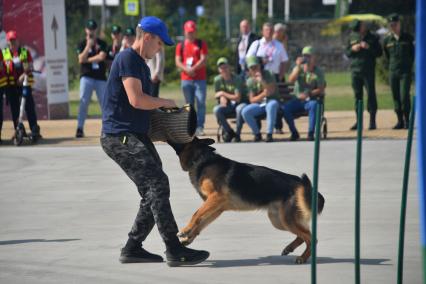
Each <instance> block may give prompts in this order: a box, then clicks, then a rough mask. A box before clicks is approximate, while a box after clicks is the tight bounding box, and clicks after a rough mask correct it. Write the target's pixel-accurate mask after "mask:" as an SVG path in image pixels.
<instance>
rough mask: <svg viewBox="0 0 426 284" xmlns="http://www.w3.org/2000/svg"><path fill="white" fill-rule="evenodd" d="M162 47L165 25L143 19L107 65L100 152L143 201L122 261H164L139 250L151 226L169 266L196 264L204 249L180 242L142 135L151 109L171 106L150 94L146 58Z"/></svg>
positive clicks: (163, 179) (161, 177) (154, 157)
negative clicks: (127, 45) (128, 42)
mask: <svg viewBox="0 0 426 284" xmlns="http://www.w3.org/2000/svg"><path fill="white" fill-rule="evenodd" d="M163 44H166V45H173V44H174V42H173V41H172V40H171V39H170V37H169V35H168V32H167V27H166V25H165V24H164V23H163V22H162V21H161V20H160V19H158V18H156V17H144V18H142V19H141V21H140V22H139V24H138V26H137V28H136V40H135V42H134V43H133V45H132V46H131V47H130V48H127V49H125V50H123V51H122V52H120V53H119V54H118V55H117V56H116V57H115V59H114V61H113V63H112V66H111V72H110V75H109V78H108V82H107V88H106V92H105V98H104V100H103V104H102V136H101V144H102V148H103V149H104V151H105V153H106V154H107V155H108V156H109V157H110V158H111V159H113V160H114V161H115V162H116V163H117V164H118V165H119V166H120V167H121V168H122V169H123V170H124V172H125V173H126V174H127V175H128V176H129V177H130V179H131V180H132V181H133V182H134V183H135V184H136V186H137V188H138V192H139V194H140V195H141V197H142V199H141V202H140V207H139V211H138V214H137V215H136V219H135V222H134V224H133V227H132V229H131V231H130V233H129V238H128V241H127V243H126V245H125V247H124V248H122V250H121V255H120V261H121V262H122V263H134V262H162V261H163V258H162V257H161V256H159V255H155V254H151V253H149V252H148V251H146V250H145V249H143V248H142V242H143V241H144V240H145V239H146V237H147V236H148V234H149V233H150V232H151V230H152V228H153V227H154V224H156V225H157V227H158V230H159V231H160V235H161V237H162V239H163V241H164V242H165V244H166V248H167V249H166V257H167V264H168V265H169V266H179V265H188V264H197V263H200V262H202V261H204V260H205V259H207V258H208V256H209V253H208V252H207V251H198V250H193V249H189V248H186V247H184V246H183V245H182V244H181V243H180V242H179V239H178V238H177V236H176V235H177V233H178V227H177V225H176V222H175V219H174V216H173V213H172V209H171V206H170V202H169V196H170V188H169V181H168V177H167V175H166V174H165V173H164V172H163V170H162V164H161V160H160V157H159V155H158V153H157V151H156V149H155V147H154V145H153V144H152V141H151V140H150V138H149V137H148V135H147V134H148V129H149V119H150V110H153V109H156V108H160V107H166V108H170V107H176V103H175V102H174V101H173V100H168V99H163V98H156V97H153V96H152V95H151V91H152V82H151V75H150V71H149V68H148V66H147V64H146V60H148V59H151V58H153V57H154V56H155V54H156V53H157V52H158V51H159V50H160V48H161V47H162V46H163Z"/></svg>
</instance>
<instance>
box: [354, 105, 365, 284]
mask: <svg viewBox="0 0 426 284" xmlns="http://www.w3.org/2000/svg"><path fill="white" fill-rule="evenodd" d="M357 105H358V110H357V116H358V118H357V145H356V175H355V284H359V283H360V282H361V279H360V235H361V234H360V229H361V226H360V224H361V222H360V208H361V156H362V127H363V117H362V115H363V112H364V105H363V101H362V100H359V101H358V104H357Z"/></svg>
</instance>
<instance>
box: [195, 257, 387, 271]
mask: <svg viewBox="0 0 426 284" xmlns="http://www.w3.org/2000/svg"><path fill="white" fill-rule="evenodd" d="M295 260H296V256H266V257H259V258H252V259H227V260H207V261H205V262H203V263H202V264H201V265H197V267H210V268H222V267H243V266H266V265H298V264H295ZM387 261H390V259H385V258H377V259H376V258H363V259H361V260H360V263H361V264H362V265H391V264H390V263H385V262H387ZM331 263H354V259H353V258H333V257H318V258H317V264H331ZM309 264H310V261H308V262H307V263H306V264H305V265H309Z"/></svg>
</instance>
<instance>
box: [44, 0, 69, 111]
mask: <svg viewBox="0 0 426 284" xmlns="http://www.w3.org/2000/svg"><path fill="white" fill-rule="evenodd" d="M42 2H43V34H44V54H45V62H46V83H47V102H48V104H49V105H51V104H58V103H68V60H67V42H66V35H67V31H66V26H65V0H43V1H42Z"/></svg>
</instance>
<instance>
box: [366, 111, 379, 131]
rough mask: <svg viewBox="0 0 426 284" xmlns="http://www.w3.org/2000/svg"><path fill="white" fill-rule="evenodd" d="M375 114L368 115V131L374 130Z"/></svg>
mask: <svg viewBox="0 0 426 284" xmlns="http://www.w3.org/2000/svg"><path fill="white" fill-rule="evenodd" d="M376 128H377V126H376V114H375V113H370V126H369V127H368V129H369V130H374V129H376Z"/></svg>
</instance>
